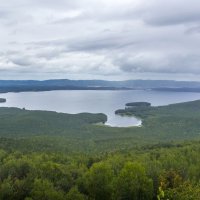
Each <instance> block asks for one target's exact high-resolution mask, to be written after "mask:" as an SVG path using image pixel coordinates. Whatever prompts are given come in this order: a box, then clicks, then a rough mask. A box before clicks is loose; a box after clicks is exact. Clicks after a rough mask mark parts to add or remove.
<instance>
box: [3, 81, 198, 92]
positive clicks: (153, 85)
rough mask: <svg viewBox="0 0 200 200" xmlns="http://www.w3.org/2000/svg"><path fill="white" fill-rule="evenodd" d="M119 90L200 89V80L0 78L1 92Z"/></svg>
mask: <svg viewBox="0 0 200 200" xmlns="http://www.w3.org/2000/svg"><path fill="white" fill-rule="evenodd" d="M79 89H80V90H89V89H92V90H108V89H110V90H117V89H155V90H163V91H171V90H172V91H179V90H181V91H184V90H187V91H190V90H192V91H196V90H197V91H200V82H197V81H173V80H126V81H106V80H69V79H50V80H43V81H38V80H0V92H20V91H49V90H79Z"/></svg>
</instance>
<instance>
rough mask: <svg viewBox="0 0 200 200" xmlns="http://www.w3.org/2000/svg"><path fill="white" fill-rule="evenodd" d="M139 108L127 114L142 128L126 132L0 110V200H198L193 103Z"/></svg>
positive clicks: (197, 105)
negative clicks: (138, 118)
mask: <svg viewBox="0 0 200 200" xmlns="http://www.w3.org/2000/svg"><path fill="white" fill-rule="evenodd" d="M131 105H133V104H131ZM143 105H145V106H141V104H140V106H138V107H137V109H138V110H136V111H135V110H134V111H133V112H132V111H131V112H132V114H134V115H136V116H139V117H140V118H141V119H142V121H143V126H142V127H130V128H114V127H107V126H98V125H95V123H98V122H105V121H106V120H107V117H106V115H104V114H90V113H81V114H64V113H56V112H50V111H29V110H24V109H18V108H0V127H1V128H0V199H2V200H13V199H19V200H21V199H26V200H40V199H41V200H43V199H48V200H49V199H50V200H54V199H56V200H89V199H91V200H102V199H104V200H124V199H127V200H128V199H130V200H160V199H162V200H167V199H170V200H188V199H190V200H197V199H199V192H200V185H199V178H200V177H199V166H200V159H199V152H200V135H199V130H200V124H199V120H200V101H192V102H186V103H179V104H172V105H168V106H158V107H152V106H149V104H146V103H145V104H143ZM133 106H135V105H133ZM134 108H135V107H134ZM143 108H145V109H143Z"/></svg>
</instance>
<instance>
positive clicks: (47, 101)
mask: <svg viewBox="0 0 200 200" xmlns="http://www.w3.org/2000/svg"><path fill="white" fill-rule="evenodd" d="M0 97H1V98H6V99H7V102H6V103H3V104H0V106H5V107H18V108H26V109H29V110H49V111H57V112H63V113H72V114H74V113H81V112H90V113H105V114H106V115H107V116H108V121H107V123H106V124H107V125H110V126H118V127H128V126H138V125H140V124H141V120H140V119H137V118H135V117H121V116H118V115H115V113H114V112H115V110H117V109H120V108H124V107H125V104H126V103H128V102H136V101H146V102H150V103H151V104H152V105H154V106H157V105H167V104H171V103H179V102H185V101H192V100H197V99H200V93H189V92H188V93H187V92H160V91H150V90H149V91H146V90H122V91H120V90H117V91H97V90H65V91H63V90H62V91H48V92H20V93H4V94H0Z"/></svg>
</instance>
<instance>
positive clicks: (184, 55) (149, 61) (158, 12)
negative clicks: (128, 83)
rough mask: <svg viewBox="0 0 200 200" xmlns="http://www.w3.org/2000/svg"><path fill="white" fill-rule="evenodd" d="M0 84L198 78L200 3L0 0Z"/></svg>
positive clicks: (187, 0) (185, 0) (190, 0)
mask: <svg viewBox="0 0 200 200" xmlns="http://www.w3.org/2000/svg"><path fill="white" fill-rule="evenodd" d="M0 47H1V48H0V79H50V78H70V79H107V80H109V79H110V80H119V79H120V80H123V79H176V80H200V1H199V0H0Z"/></svg>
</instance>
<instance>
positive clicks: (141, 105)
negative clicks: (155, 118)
mask: <svg viewBox="0 0 200 200" xmlns="http://www.w3.org/2000/svg"><path fill="white" fill-rule="evenodd" d="M151 108H152V107H151V104H150V103H149V102H132V103H127V104H126V107H125V109H119V110H116V111H115V114H116V115H129V116H131V115H134V116H138V117H140V115H141V113H143V112H144V111H145V112H146V111H147V110H150V109H151Z"/></svg>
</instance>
